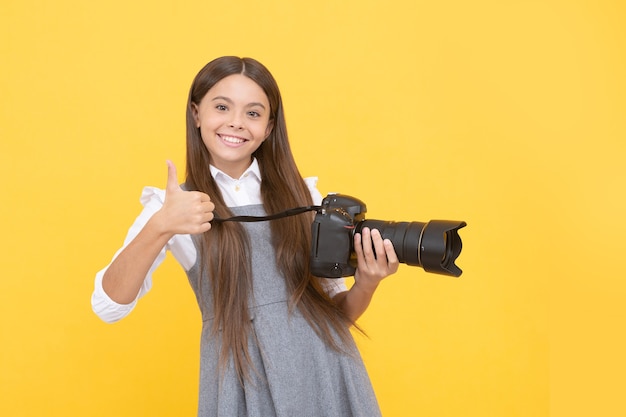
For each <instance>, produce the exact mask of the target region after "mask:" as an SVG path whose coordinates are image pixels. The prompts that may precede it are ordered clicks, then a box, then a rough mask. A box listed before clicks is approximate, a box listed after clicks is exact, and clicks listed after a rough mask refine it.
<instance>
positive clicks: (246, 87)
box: [202, 74, 269, 107]
mask: <svg viewBox="0 0 626 417" xmlns="http://www.w3.org/2000/svg"><path fill="white" fill-rule="evenodd" d="M216 97H222V98H226V99H229V100H231V101H232V102H234V103H238V104H243V105H246V104H249V103H261V104H263V105H265V106H266V107H269V99H268V98H267V95H266V94H265V92H264V91H263V89H262V88H261V86H259V85H258V84H257V83H256V82H254V81H253V80H252V79H251V78H248V77H246V76H245V75H242V74H234V75H229V76H228V77H225V78H222V79H221V80H220V81H218V82H217V83H216V84H215V85H214V86H213V87H211V89H210V90H209V91H207V93H206V95H205V96H204V98H203V99H202V101H206V100H207V99H209V100H213V99H215V98H216Z"/></svg>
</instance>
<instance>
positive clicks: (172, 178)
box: [165, 160, 180, 192]
mask: <svg viewBox="0 0 626 417" xmlns="http://www.w3.org/2000/svg"><path fill="white" fill-rule="evenodd" d="M165 190H166V191H167V192H176V191H180V186H179V185H178V172H177V171H176V165H174V163H173V162H172V161H170V160H168V161H167V186H166V189H165Z"/></svg>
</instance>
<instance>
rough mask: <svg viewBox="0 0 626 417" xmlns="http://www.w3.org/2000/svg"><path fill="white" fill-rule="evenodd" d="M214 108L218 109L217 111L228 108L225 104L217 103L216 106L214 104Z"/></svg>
mask: <svg viewBox="0 0 626 417" xmlns="http://www.w3.org/2000/svg"><path fill="white" fill-rule="evenodd" d="M215 108H216V109H217V110H219V111H226V110H228V107H226V106H225V105H223V104H218V105H217V106H215Z"/></svg>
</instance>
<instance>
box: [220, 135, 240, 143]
mask: <svg viewBox="0 0 626 417" xmlns="http://www.w3.org/2000/svg"><path fill="white" fill-rule="evenodd" d="M221 138H222V140H223V141H224V142H228V143H244V142H245V139H241V138H235V137H233V136H221Z"/></svg>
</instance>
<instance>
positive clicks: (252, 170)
mask: <svg viewBox="0 0 626 417" xmlns="http://www.w3.org/2000/svg"><path fill="white" fill-rule="evenodd" d="M209 169H210V170H211V175H212V176H213V178H214V179H215V180H217V179H218V178H219V177H222V178H223V179H231V180H237V179H242V178H244V177H245V176H246V174H252V175H254V176H255V177H256V178H257V179H258V180H259V181H261V169H260V168H259V162H258V161H257V159H256V158H254V157H253V158H252V163H251V164H250V166H249V167H248V169H246V170H245V171H244V172H243V174H241V177H239V178H237V179H236V178H232V177H231V176H230V175H228V174H227V173H225V172H224V171H222V170H221V169H219V168H216V167H214V166H213V165H209Z"/></svg>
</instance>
